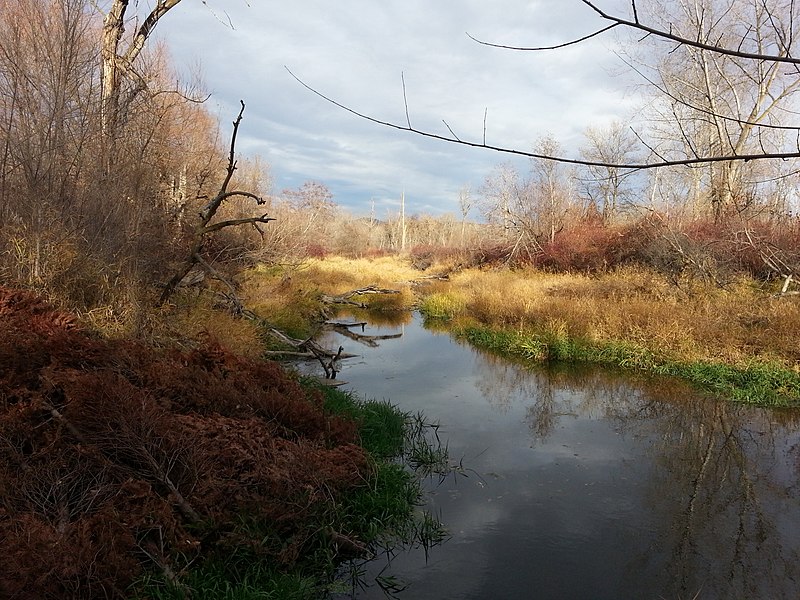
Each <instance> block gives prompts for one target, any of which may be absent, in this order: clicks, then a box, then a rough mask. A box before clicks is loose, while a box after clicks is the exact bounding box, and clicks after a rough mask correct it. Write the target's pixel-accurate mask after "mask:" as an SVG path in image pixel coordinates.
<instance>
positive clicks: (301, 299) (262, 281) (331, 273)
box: [244, 257, 424, 317]
mask: <svg viewBox="0 0 800 600" xmlns="http://www.w3.org/2000/svg"><path fill="white" fill-rule="evenodd" d="M423 274H424V273H422V272H420V271H419V270H417V269H414V268H413V267H412V266H411V264H410V262H408V261H406V260H403V259H398V258H394V257H380V258H375V259H366V258H364V259H347V258H339V257H333V258H326V259H309V260H307V261H306V262H304V263H303V264H302V265H300V266H296V267H293V268H290V269H285V268H264V267H262V268H257V269H254V270H252V271H251V272H249V273H248V274H247V276H246V278H245V285H244V289H245V295H246V298H247V300H248V305H249V306H252V307H253V309H254V310H255V311H256V312H258V313H259V314H262V315H264V316H267V315H275V314H278V315H280V314H282V313H283V312H285V311H286V310H287V309H288V310H290V311H293V312H301V313H304V314H305V316H306V317H310V316H311V314H310V313H313V312H314V311H315V310H316V311H318V309H319V304H318V301H319V298H320V297H321V296H322V294H326V295H329V296H337V295H340V294H344V293H346V292H349V291H352V290H355V289H359V288H363V287H366V286H370V285H374V286H377V287H379V288H385V289H393V290H398V291H399V292H400V293H399V294H388V295H381V294H368V295H362V296H358V297H356V298H354V300H356V301H358V302H363V303H365V304H368V305H369V306H370V307H371V308H373V309H376V310H407V309H409V308H411V307H412V306H413V304H414V300H415V296H414V293H413V292H412V290H411V281H412V280H414V279H416V278H419V277H420V276H421V275H423Z"/></svg>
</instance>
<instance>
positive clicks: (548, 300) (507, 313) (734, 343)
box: [245, 257, 800, 372]
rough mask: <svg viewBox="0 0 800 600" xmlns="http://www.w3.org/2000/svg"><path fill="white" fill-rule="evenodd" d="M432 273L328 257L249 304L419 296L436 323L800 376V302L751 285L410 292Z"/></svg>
mask: <svg viewBox="0 0 800 600" xmlns="http://www.w3.org/2000/svg"><path fill="white" fill-rule="evenodd" d="M440 268H441V266H439V269H440ZM432 272H433V273H435V272H438V271H437V267H436V266H434V267H432V268H431V269H429V270H428V271H426V272H420V271H418V270H416V269H414V268H413V267H411V265H410V263H409V262H408V261H407V260H404V259H402V258H396V257H381V258H375V259H344V258H326V259H324V260H309V261H307V262H306V263H304V264H303V265H302V266H301V267H298V268H294V269H291V270H287V269H260V270H259V269H257V270H254V271H253V272H251V273H250V274H248V276H247V278H246V284H245V290H246V296H247V302H248V305H249V306H255V307H256V309H257V311H258V312H259V313H261V314H263V315H265V316H267V315H270V318H273V317H274V316H275V315H278V317H279V318H280V315H282V314H286V315H292V314H293V315H296V314H297V313H298V312H299V313H303V314H305V315H306V317H305V318H307V319H312V317H313V313H314V311H318V310H319V304H318V300H319V297H320V295H321V294H328V295H337V294H342V293H344V292H347V291H349V290H352V289H356V288H360V287H364V286H367V285H377V286H379V287H384V288H392V289H399V290H401V291H402V294H400V295H397V296H384V297H378V296H373V297H370V296H362V297H360V300H366V301H369V300H374V299H375V298H380V299H381V300H380V301H381V302H384V303H388V304H387V306H386V307H388V308H409V307H410V306H412V303H413V301H414V293H417V294H420V295H422V296H424V299H423V300H422V302H423V304H424V306H425V310H426V311H427V313H428V314H429V315H430V316H437V317H440V318H447V319H454V318H462V317H465V318H471V319H475V320H477V321H479V322H480V323H482V324H485V325H490V326H499V327H505V328H508V329H512V330H517V331H522V332H532V333H536V332H539V333H545V334H549V335H555V336H567V337H573V338H581V339H585V340H588V341H591V342H598V343H604V342H626V343H632V344H636V345H637V346H640V347H643V348H647V349H649V350H651V351H653V352H656V353H658V354H659V355H663V356H665V357H669V358H671V359H673V360H682V361H703V360H706V361H715V362H724V363H729V364H742V363H747V362H750V361H753V360H757V361H771V362H775V363H779V364H781V365H784V366H786V367H789V368H792V369H794V370H796V371H799V372H800V344H798V342H797V333H796V332H797V331H800V298H797V297H785V298H775V297H772V296H770V295H769V294H768V293H767V292H765V291H763V290H761V289H759V287H758V286H757V285H755V284H754V283H753V282H752V281H749V280H746V279H742V280H741V281H738V282H736V283H734V284H733V285H731V286H729V287H728V288H727V289H724V290H723V289H719V288H717V287H713V286H708V287H701V286H699V285H695V287H693V288H692V289H686V288H682V289H681V288H677V287H675V286H674V285H672V284H671V283H670V282H668V281H667V280H666V279H665V278H664V277H662V276H660V275H659V274H657V273H655V272H653V271H650V270H647V269H643V268H636V267H631V268H623V269H619V270H617V271H615V272H612V273H608V274H603V275H597V276H591V277H590V276H584V275H574V274H554V273H544V272H541V271H537V270H533V269H529V270H516V271H511V270H478V269H469V270H464V271H461V272H458V273H455V274H453V275H451V279H450V281H447V282H440V281H432V282H429V283H428V284H427V285H425V286H419V287H413V288H412V286H411V284H410V282H411V281H412V280H414V279H418V278H420V277H422V276H425V275H426V274H429V273H432ZM287 307H288V308H287ZM317 315H318V313H317ZM287 318H288V317H287Z"/></svg>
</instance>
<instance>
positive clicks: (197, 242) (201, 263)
mask: <svg viewBox="0 0 800 600" xmlns="http://www.w3.org/2000/svg"><path fill="white" fill-rule="evenodd" d="M240 103H241V106H242V107H241V109H240V110H239V114H238V116H237V117H236V120H235V121H234V122H233V133H232V134H231V145H230V152H229V153H228V166H227V168H226V173H225V179H224V180H223V182H222V185H221V186H220V188H219V192H217V195H216V196H214V197H213V198H212V199H211V200H210V201H209V202H208V204H206V205H205V206H204V207H203V209H202V210H201V211H200V213H199V215H198V216H199V218H200V221H199V223H198V224H197V226H196V227H195V230H194V240H193V241H192V245H191V249H190V250H189V253H188V256H187V257H186V260H185V262H184V263H183V265H182V266H181V268H180V269H178V271H176V272H175V274H174V275H173V276H172V278H171V279H170V280H169V281H168V282H167V284H166V285H165V286H164V291H163V292H161V297H160V298H159V299H158V304H157V306H161V305H162V304H164V303H165V302H166V301H167V300H169V299H170V297H171V296H172V294H174V293H175V290H176V289H177V287H178V285H179V284H180V282H181V281H182V280H183V278H184V277H186V275H188V274H189V271H191V270H192V268H194V267H195V266H198V267H200V268H201V269H203V270H204V271H205V272H206V273H208V275H209V276H211V277H213V278H214V279H217V280H219V281H221V282H223V283H224V284H225V286H226V287H227V288H228V289H229V290H231V295H230V296H227V295H226V296H227V297H228V298H229V300H230V301H231V302H232V304H233V305H234V310H235V311H236V312H239V313H241V311H242V309H243V307H242V303H241V301H240V300H239V299H238V298H237V297H236V294H235V293H233V290H234V285H233V284H232V283H231V282H230V281H228V279H227V278H226V277H225V276H224V275H222V274H221V273H219V272H218V271H217V270H216V269H214V268H213V267H212V266H211V265H210V264H209V263H208V262H207V261H205V260H204V259H203V257H202V251H203V245H204V244H205V241H206V239H207V236H208V235H209V234H210V233H214V232H215V231H219V230H221V229H224V228H226V227H236V226H239V225H252V226H253V227H255V228H256V229H258V224H259V223H269V222H270V221H274V220H275V219H274V218H272V217H269V216H267V214H266V213H264V214H263V215H261V216H256V217H246V218H242V219H230V220H227V221H217V222H216V223H212V222H211V221H212V220H213V219H214V217H215V216H216V214H217V211H218V210H219V208H220V207H221V206H222V203H223V202H225V201H226V200H228V199H230V198H233V197H236V196H239V197H244V198H250V199H252V200H255V202H256V204H258V205H261V204H264V203H265V200H264V199H263V198H261V196H257V195H256V194H254V193H252V192H247V191H242V190H230V191H229V190H228V186H229V185H230V183H231V179H232V178H233V174H234V173H235V172H236V135H237V133H238V132H239V125H240V124H241V122H242V115H243V114H244V107H245V105H244V102H243V101H240ZM259 231H260V230H259Z"/></svg>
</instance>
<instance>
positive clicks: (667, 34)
mask: <svg viewBox="0 0 800 600" xmlns="http://www.w3.org/2000/svg"><path fill="white" fill-rule="evenodd" d="M580 1H581V2H583V3H584V4H585V5H586V6H588V7H589V8H591V9H592V10H593V11H594V12H596V13H597V14H598V15H599V16H600V18H601V19H604V20H606V21H611V22H612V23H613V24H614V25H622V26H625V27H630V28H632V29H637V30H639V31H643V32H645V33H646V34H648V35H654V36H656V37H659V38H661V39H664V40H671V41H673V42H677V43H678V44H680V45H683V46H692V47H693V48H699V49H701V50H709V51H711V52H715V53H717V54H725V55H727V56H736V57H738V58H747V59H751V60H763V61H767V62H781V63H788V64H792V65H800V58H793V57H791V56H789V55H788V49H787V54H786V55H775V54H759V53H754V52H742V51H741V50H731V49H729V48H723V47H721V46H718V45H716V44H707V43H704V42H701V41H700V40H699V39H690V38H685V37H682V36H679V35H676V34H674V33H672V31H664V30H662V29H657V28H655V27H650V26H648V25H644V24H642V23H640V22H639V21H638V16H636V6H635V5H634V20H633V21H631V20H629V19H623V18H622V17H618V16H615V15H611V14H609V13H606V12H605V11H603V10H601V9H600V8H598V7H597V6H596V5H595V4H594V3H593V2H590V1H589V0H580ZM606 29H608V28H606ZM598 33H601V31H598Z"/></svg>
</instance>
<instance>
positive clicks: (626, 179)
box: [580, 121, 637, 222]
mask: <svg viewBox="0 0 800 600" xmlns="http://www.w3.org/2000/svg"><path fill="white" fill-rule="evenodd" d="M584 135H585V138H586V142H585V144H584V146H583V147H582V148H581V156H582V157H583V158H585V159H586V160H587V161H596V162H606V163H609V164H611V163H625V162H631V160H632V159H634V157H635V150H636V144H637V140H636V138H635V136H634V135H633V133H632V132H631V130H630V129H629V128H628V127H626V126H625V125H623V124H622V123H621V122H620V121H615V122H613V123H611V124H610V125H608V126H607V127H589V128H588V129H587V130H586V133H585V134H584ZM582 172H583V177H581V180H580V181H581V184H582V191H583V192H584V193H586V195H587V196H588V197H589V200H590V202H591V203H592V204H593V205H594V206H595V208H596V209H597V210H598V212H599V213H600V214H601V215H602V216H603V220H604V221H606V222H608V221H611V220H613V219H614V218H615V217H616V216H617V213H618V211H620V210H623V209H624V208H626V207H627V205H628V203H630V202H631V201H632V200H633V198H634V185H633V181H632V179H633V178H632V176H631V173H630V172H629V171H626V170H624V169H621V168H619V167H613V166H608V167H600V166H586V167H584V168H583V170H582Z"/></svg>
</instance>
